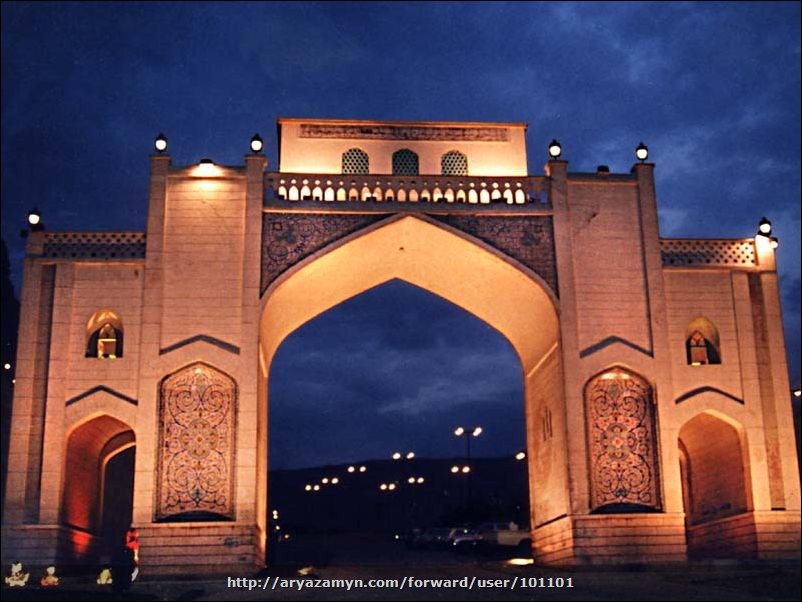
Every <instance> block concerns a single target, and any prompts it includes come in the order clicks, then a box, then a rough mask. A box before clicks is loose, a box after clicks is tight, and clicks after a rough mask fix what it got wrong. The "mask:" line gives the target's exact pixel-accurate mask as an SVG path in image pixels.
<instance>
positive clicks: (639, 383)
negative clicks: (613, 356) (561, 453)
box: [585, 368, 661, 511]
mask: <svg viewBox="0 0 802 602" xmlns="http://www.w3.org/2000/svg"><path fill="white" fill-rule="evenodd" d="M585 414H586V417H587V434H588V455H589V463H590V497H591V501H590V505H591V509H592V510H599V509H603V508H604V507H608V508H609V509H615V506H616V505H618V506H622V507H623V508H622V511H627V507H628V506H631V505H635V506H644V507H649V508H653V509H656V510H659V509H660V507H661V506H660V493H659V478H658V458H657V433H656V431H655V420H654V402H653V399H652V389H651V387H650V386H649V384H648V383H647V382H646V381H644V380H643V379H641V378H640V377H638V376H635V375H634V374H630V373H629V372H626V371H624V370H622V369H618V368H616V369H613V370H608V371H607V372H605V373H604V374H600V375H599V376H596V377H595V378H593V379H592V380H591V381H590V382H589V383H588V385H587V386H586V387H585Z"/></svg>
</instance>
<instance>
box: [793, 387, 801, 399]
mask: <svg viewBox="0 0 802 602" xmlns="http://www.w3.org/2000/svg"><path fill="white" fill-rule="evenodd" d="M794 397H797V398H799V397H802V389H794Z"/></svg>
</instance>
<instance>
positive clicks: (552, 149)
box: [549, 138, 563, 159]
mask: <svg viewBox="0 0 802 602" xmlns="http://www.w3.org/2000/svg"><path fill="white" fill-rule="evenodd" d="M562 152H563V147H562V146H560V143H559V142H557V139H556V138H555V139H554V140H552V141H551V142H550V143H549V156H550V157H551V158H552V159H557V158H559V156H560V155H561V154H562Z"/></svg>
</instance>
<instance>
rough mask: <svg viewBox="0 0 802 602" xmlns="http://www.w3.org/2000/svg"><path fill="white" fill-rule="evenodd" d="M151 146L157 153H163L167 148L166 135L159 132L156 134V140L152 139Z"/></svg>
mask: <svg viewBox="0 0 802 602" xmlns="http://www.w3.org/2000/svg"><path fill="white" fill-rule="evenodd" d="M153 147H154V148H155V149H156V152H157V153H163V152H164V151H166V150H167V136H165V135H164V134H162V133H161V132H159V135H158V136H156V140H154V141H153Z"/></svg>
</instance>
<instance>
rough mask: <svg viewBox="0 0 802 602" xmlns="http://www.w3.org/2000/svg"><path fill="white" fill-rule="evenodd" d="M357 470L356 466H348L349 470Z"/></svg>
mask: <svg viewBox="0 0 802 602" xmlns="http://www.w3.org/2000/svg"><path fill="white" fill-rule="evenodd" d="M355 470H356V468H354V467H353V466H349V467H348V472H354V471H355Z"/></svg>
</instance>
